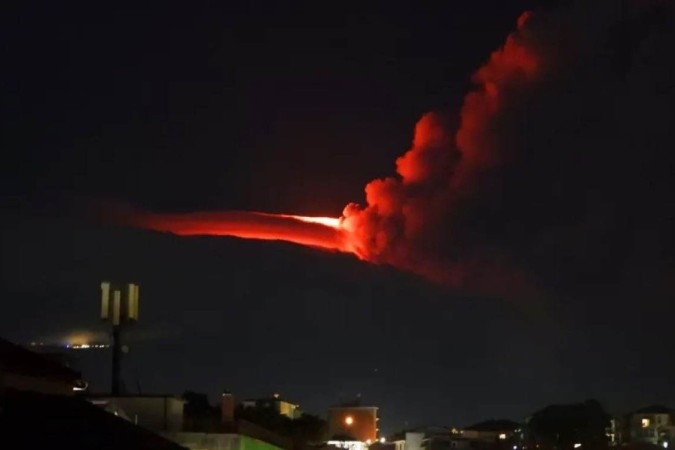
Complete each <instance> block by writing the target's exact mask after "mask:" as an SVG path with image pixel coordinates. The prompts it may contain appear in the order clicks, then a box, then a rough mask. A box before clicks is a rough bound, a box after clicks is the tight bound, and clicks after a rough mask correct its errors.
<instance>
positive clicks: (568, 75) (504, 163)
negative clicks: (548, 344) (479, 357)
mask: <svg viewBox="0 0 675 450" xmlns="http://www.w3.org/2000/svg"><path fill="white" fill-rule="evenodd" d="M672 17H673V5H672V2H659V1H656V2H654V1H652V2H649V1H643V2H625V4H624V5H623V6H622V5H620V4H619V3H618V2H611V1H600V2H592V4H588V2H581V3H577V4H574V5H572V6H566V7H564V8H559V9H557V10H553V11H537V12H534V13H525V14H523V15H522V16H521V17H520V18H519V19H518V21H517V29H516V30H515V31H514V32H513V33H512V34H510V35H509V36H508V37H507V39H506V41H505V43H504V45H503V46H502V47H501V48H500V49H498V50H497V51H495V52H494V53H492V55H491V56H490V58H489V59H488V61H487V62H486V63H485V64H484V65H483V66H482V67H481V68H480V69H478V70H477V71H476V72H475V73H474V75H473V82H474V83H475V88H474V89H473V90H472V91H471V92H470V93H468V95H466V97H465V99H464V103H463V106H462V108H461V111H460V114H459V117H458V118H452V117H448V116H446V115H444V114H439V113H430V114H427V115H425V116H424V117H422V118H421V119H420V121H419V122H418V124H417V126H416V128H415V136H414V141H413V144H412V147H411V148H410V149H409V150H408V151H407V152H406V153H405V154H404V155H403V156H401V157H400V158H399V159H398V160H397V161H396V173H397V175H396V176H393V177H389V178H384V179H378V180H374V181H372V182H370V183H369V184H368V185H367V186H366V188H365V194H366V199H365V204H364V205H363V206H359V205H356V204H350V205H348V206H347V207H346V208H345V210H344V220H343V226H344V227H345V228H346V229H347V230H348V231H349V232H350V233H352V234H353V236H354V243H353V246H354V247H355V249H356V253H357V254H358V255H359V256H360V257H361V258H363V259H365V260H368V261H372V262H376V263H384V264H391V265H394V266H397V267H399V268H402V269H404V270H409V271H413V272H416V273H418V274H421V275H423V276H426V277H429V278H431V279H434V280H438V281H441V282H445V283H449V284H451V285H453V286H456V287H460V288H467V289H470V290H476V289H478V290H481V291H493V292H499V293H501V294H504V293H509V292H511V293H514V292H517V293H523V292H532V291H534V290H535V289H536V286H537V285H539V284H543V285H547V286H552V285H553V286H556V287H562V288H564V289H567V288H570V286H574V285H579V284H581V283H589V284H603V283H611V282H613V281H615V280H617V279H622V278H625V276H626V275H627V274H628V273H629V272H630V271H631V270H634V269H635V266H636V265H639V262H638V256H637V255H635V254H633V252H634V251H637V252H651V253H654V252H657V253H658V251H659V249H660V251H664V252H669V254H670V255H672V253H673V240H672V232H671V229H670V227H671V226H672V223H673V221H672V218H673V207H672V202H670V201H669V200H667V199H668V198H669V195H668V192H669V191H673V192H675V189H672V188H673V184H674V183H673V172H672V169H673V156H672V151H671V150H670V149H671V148H672V145H673V142H675V140H674V139H673V132H672V129H673V127H672V125H669V124H668V122H669V120H672V118H673V117H675V111H674V106H673V105H675V97H674V95H673V93H674V90H675V89H674V88H673V84H674V82H673V80H675V78H673V75H675V72H674V71H673V57H672V54H674V50H675V49H674V48H673V47H674V45H673V42H675V39H673V38H674V36H675V35H674V33H673V27H672V24H673V21H672ZM668 118H670V119H668ZM453 122H454V123H453ZM663 202H666V203H665V204H664V203H663ZM650 232H653V233H655V234H653V235H651V238H652V239H651V240H652V241H651V242H649V238H648V237H646V236H643V235H644V234H645V233H646V234H647V235H649V234H650ZM641 236H642V237H644V238H645V239H647V241H646V242H640V243H639V245H637V244H638V243H637V242H636V239H638V240H639V239H641ZM631 243H635V244H636V246H635V247H632V246H631V245H630V244H631ZM664 246H665V247H664ZM648 258H649V261H651V262H653V263H654V264H656V265H659V266H660V267H659V270H665V271H666V272H668V271H670V272H669V273H672V266H668V265H667V264H664V263H663V261H660V260H659V258H655V255H654V254H651V255H650V256H648Z"/></svg>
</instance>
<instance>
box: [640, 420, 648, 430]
mask: <svg viewBox="0 0 675 450" xmlns="http://www.w3.org/2000/svg"><path fill="white" fill-rule="evenodd" d="M642 428H649V419H642Z"/></svg>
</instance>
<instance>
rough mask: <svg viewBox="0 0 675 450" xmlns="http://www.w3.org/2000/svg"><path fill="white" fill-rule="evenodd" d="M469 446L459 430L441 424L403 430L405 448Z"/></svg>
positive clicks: (440, 449)
mask: <svg viewBox="0 0 675 450" xmlns="http://www.w3.org/2000/svg"><path fill="white" fill-rule="evenodd" d="M468 447H469V441H468V440H467V439H465V438H464V437H463V436H462V434H461V432H460V430H458V429H456V428H448V427H443V426H428V427H423V428H416V429H413V430H408V431H406V432H405V445H404V449H405V450H450V449H464V448H468Z"/></svg>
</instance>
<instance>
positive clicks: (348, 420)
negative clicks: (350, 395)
mask: <svg viewBox="0 0 675 450" xmlns="http://www.w3.org/2000/svg"><path fill="white" fill-rule="evenodd" d="M353 423H354V418H353V417H352V416H347V417H345V425H347V426H349V425H351V424H353Z"/></svg>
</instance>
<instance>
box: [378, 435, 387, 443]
mask: <svg viewBox="0 0 675 450" xmlns="http://www.w3.org/2000/svg"><path fill="white" fill-rule="evenodd" d="M386 441H387V440H386V439H385V438H384V436H382V437H381V438H380V444H384V443H385V442H386Z"/></svg>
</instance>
